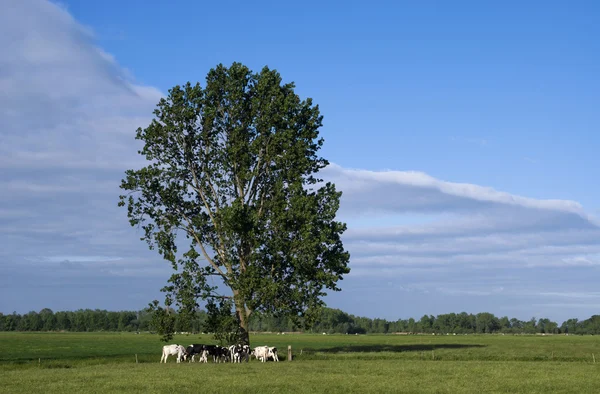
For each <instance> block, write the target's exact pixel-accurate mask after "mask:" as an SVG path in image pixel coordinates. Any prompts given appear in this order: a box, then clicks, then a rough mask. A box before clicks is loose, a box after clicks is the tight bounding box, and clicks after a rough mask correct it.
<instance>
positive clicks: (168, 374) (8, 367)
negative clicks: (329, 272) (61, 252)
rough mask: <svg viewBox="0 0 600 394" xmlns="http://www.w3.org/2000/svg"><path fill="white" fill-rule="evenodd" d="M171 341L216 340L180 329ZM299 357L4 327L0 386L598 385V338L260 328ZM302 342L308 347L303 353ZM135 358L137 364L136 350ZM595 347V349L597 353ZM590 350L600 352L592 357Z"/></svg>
mask: <svg viewBox="0 0 600 394" xmlns="http://www.w3.org/2000/svg"><path fill="white" fill-rule="evenodd" d="M172 342H173V343H181V344H184V345H188V344H190V343H210V342H212V341H211V340H210V336H200V337H199V336H198V335H193V336H192V335H190V336H178V337H176V338H175V339H174V340H173V341H172ZM261 344H268V345H270V346H273V345H274V346H277V347H278V348H280V349H281V351H280V354H281V357H280V358H281V359H282V360H283V359H284V358H285V356H284V354H285V351H283V349H286V348H287V345H292V348H293V350H294V361H293V362H285V361H282V362H280V363H272V362H270V363H265V364H262V363H260V362H258V361H255V360H253V361H252V362H251V363H249V364H245V363H244V364H241V365H240V364H235V365H234V364H213V363H210V362H209V363H208V364H202V365H200V364H199V363H195V364H189V363H182V364H176V363H175V362H174V360H173V359H171V358H170V359H169V363H168V364H167V365H160V364H159V363H158V360H159V359H160V351H161V350H160V349H161V346H162V343H161V342H160V341H159V340H158V338H157V336H153V335H144V334H141V335H135V334H131V333H123V334H114V333H106V334H104V333H0V382H2V385H0V391H1V392H9V393H19V392H98V393H100V392H102V393H104V392H140V393H142V392H143V393H151V392H152V393H163V392H207V393H225V392H227V393H231V392H238V391H239V392H244V393H254V392H257V393H258V392H261V393H275V392H298V393H304V392H306V393H314V392H327V393H336V392H340V393H341V392H425V393H459V392H464V393H486V392H506V393H524V392H527V393H542V392H544V393H547V392H552V393H563V392H564V393H596V392H599V390H600V389H599V387H600V338H598V337H591V336H589V337H577V336H568V337H566V336H546V337H540V336H535V337H534V336H410V337H407V336H393V335H380V336H376V335H372V336H371V335H367V336H345V335H327V336H322V335H307V334H300V335H285V336H280V335H255V336H253V337H252V345H253V346H257V345H261ZM300 351H301V352H302V354H300ZM136 354H137V357H138V362H139V363H138V364H136V363H135V355H136ZM592 355H594V356H592ZM593 357H597V358H598V360H597V362H596V363H594V361H593Z"/></svg>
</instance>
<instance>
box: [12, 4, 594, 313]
mask: <svg viewBox="0 0 600 394" xmlns="http://www.w3.org/2000/svg"><path fill="white" fill-rule="evenodd" d="M147 4H148V3H147V2H142V1H128V2H124V3H123V4H122V3H121V2H117V1H112V0H106V1H102V2H83V1H62V2H60V3H56V2H48V1H45V0H19V1H17V0H12V1H9V2H8V3H7V4H5V5H3V12H2V13H0V50H2V53H3V54H4V56H2V58H1V59H0V92H2V93H0V133H1V135H2V140H3V143H2V144H1V145H0V169H1V170H0V191H1V192H0V233H1V234H2V236H1V237H0V311H1V312H5V313H6V312H12V311H13V310H16V311H18V312H27V311H29V310H40V309H42V308H44V307H50V308H52V309H54V310H59V309H77V308H86V307H90V308H106V309H113V310H115V309H138V308H143V307H144V306H146V304H147V302H149V301H150V300H152V299H154V298H156V297H160V293H159V291H158V290H159V289H160V287H162V285H164V284H165V283H166V279H167V278H168V276H169V274H170V266H169V265H168V263H165V262H162V261H160V259H159V258H157V256H156V255H155V254H154V253H153V252H151V251H148V250H147V248H146V246H145V244H144V243H143V242H141V241H139V234H136V231H135V229H133V228H131V227H129V225H128V223H127V220H126V214H125V211H123V210H120V209H118V208H117V207H116V202H117V196H118V194H119V189H118V184H119V181H120V179H121V178H122V175H123V172H124V170H126V169H128V168H137V167H140V166H142V165H144V162H143V161H142V160H141V158H140V157H139V156H138V155H137V154H136V151H137V149H138V147H139V144H138V142H136V141H135V140H134V132H135V129H136V128H137V127H138V126H145V125H146V124H148V122H149V121H150V119H151V116H152V113H151V112H152V109H153V107H154V105H155V104H156V103H157V101H158V100H159V98H160V97H161V96H162V95H164V94H165V92H166V91H167V90H168V89H169V88H170V87H172V86H174V85H176V84H182V83H185V82H187V81H193V82H195V81H200V82H201V83H202V82H203V79H204V77H205V75H206V73H207V72H208V70H209V69H210V68H212V67H214V66H215V65H217V64H218V63H224V64H226V65H229V64H231V62H233V61H240V62H242V63H244V64H246V65H248V66H249V67H251V68H252V69H254V70H258V69H260V68H261V67H262V66H264V65H268V66H269V67H271V68H275V69H277V70H278V71H279V72H280V73H281V74H282V77H283V78H284V80H285V81H294V82H295V83H296V85H297V92H298V93H299V94H300V95H301V96H302V97H312V98H313V99H314V101H315V102H316V103H318V104H319V106H320V108H321V110H322V113H323V115H324V117H325V118H324V127H323V129H322V136H323V137H324V138H325V146H324V148H323V151H322V153H323V155H324V156H325V157H327V158H328V159H329V160H330V161H331V162H332V165H331V167H330V168H328V169H327V170H326V172H325V174H326V175H327V177H328V178H329V179H331V180H333V181H335V182H336V184H337V185H338V186H339V188H340V189H342V190H343V191H344V197H343V200H342V208H341V210H340V219H342V220H344V221H346V222H347V223H348V226H349V230H348V232H347V234H346V235H345V238H344V242H345V245H346V247H347V248H348V250H349V251H350V252H351V254H352V258H351V268H352V272H351V274H350V275H348V277H347V278H346V279H345V280H344V281H343V282H342V288H343V291H342V292H341V293H336V294H332V295H331V296H329V297H328V298H327V302H328V303H329V305H330V306H332V307H338V308H341V309H343V310H346V311H348V312H351V313H354V314H358V315H365V316H371V317H385V318H388V319H397V318H408V317H416V318H418V317H420V316H422V315H423V314H434V315H436V314H439V313H447V312H461V311H467V312H473V313H476V312H480V311H489V312H492V313H495V314H496V315H498V316H504V315H508V316H509V317H518V318H522V319H529V318H531V317H532V316H535V317H549V318H551V319H554V320H558V321H559V322H562V320H565V319H567V318H570V317H578V318H587V317H589V316H591V315H592V314H597V313H599V311H600V291H598V290H597V285H596V284H595V279H596V278H597V277H598V275H599V274H600V228H599V227H598V225H599V223H600V220H598V218H599V217H600V199H599V197H600V192H599V189H598V186H597V182H595V181H596V179H595V177H594V174H595V171H594V169H595V168H599V167H600V159H599V156H598V155H597V150H598V147H600V136H599V134H598V132H597V131H598V125H599V124H600V122H599V120H600V119H599V117H600V116H599V115H598V111H597V107H598V103H599V102H600V97H599V96H600V79H599V78H597V75H598V74H599V72H600V59H599V57H600V42H599V41H598V40H597V37H598V36H600V28H599V27H598V25H597V23H595V22H596V21H597V19H598V17H599V16H600V6H599V5H597V3H596V2H592V1H587V2H586V1H574V2H569V3H566V2H552V1H544V2H542V1H528V2H522V1H520V2H517V1H514V2H510V1H507V2H501V3H497V4H492V3H490V2H476V1H456V2H445V1H444V2H442V1H438V2H436V1H427V2H418V3H417V2H378V1H371V2H345V3H344V4H343V5H340V4H341V3H333V2H331V3H329V5H324V4H322V2H316V1H315V2H313V1H305V2H301V3H292V2H252V3H249V2H229V3H219V2H193V1H183V0H182V1H175V2H172V3H170V4H168V5H167V2H160V3H159V2H153V3H152V7H149V6H148V5H147Z"/></svg>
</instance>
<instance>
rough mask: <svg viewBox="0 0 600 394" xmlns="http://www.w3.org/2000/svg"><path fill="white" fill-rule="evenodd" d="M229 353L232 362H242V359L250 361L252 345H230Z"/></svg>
mask: <svg viewBox="0 0 600 394" xmlns="http://www.w3.org/2000/svg"><path fill="white" fill-rule="evenodd" d="M229 355H230V358H231V362H232V363H241V362H242V359H244V360H246V362H248V358H249V355H250V346H248V345H231V346H229Z"/></svg>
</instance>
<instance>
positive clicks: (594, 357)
mask: <svg viewBox="0 0 600 394" xmlns="http://www.w3.org/2000/svg"><path fill="white" fill-rule="evenodd" d="M592 358H593V359H594V364H596V356H594V353H592Z"/></svg>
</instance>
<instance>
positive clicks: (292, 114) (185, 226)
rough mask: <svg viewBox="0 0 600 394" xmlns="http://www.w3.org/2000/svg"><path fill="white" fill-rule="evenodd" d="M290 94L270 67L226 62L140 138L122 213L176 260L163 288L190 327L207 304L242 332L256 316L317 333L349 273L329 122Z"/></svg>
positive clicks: (177, 92)
mask: <svg viewBox="0 0 600 394" xmlns="http://www.w3.org/2000/svg"><path fill="white" fill-rule="evenodd" d="M294 87H295V86H294V84H293V83H285V84H284V83H282V79H281V76H280V75H279V73H277V71H275V70H270V69H269V68H267V67H265V68H263V69H262V70H261V71H260V72H259V73H253V72H252V71H251V70H249V69H248V68H247V67H246V66H244V65H242V64H239V63H233V64H232V65H231V67H229V68H227V67H225V66H223V65H218V66H217V67H216V68H215V69H211V70H210V72H209V73H208V75H207V77H206V85H205V87H201V86H200V84H199V83H197V84H195V85H192V84H191V83H189V82H188V83H187V84H185V85H184V86H179V85H178V86H175V87H173V88H172V89H170V90H169V94H168V95H167V97H166V98H163V99H161V100H160V102H159V103H158V105H157V108H156V110H155V111H154V115H155V119H153V120H152V122H151V123H150V125H148V126H147V127H146V128H139V129H138V130H137V135H136V139H138V140H141V141H143V143H144V146H143V148H142V150H141V151H140V154H141V155H143V156H144V157H145V158H146V159H147V160H148V162H149V164H148V165H147V166H146V167H144V168H141V169H138V170H128V171H127V172H126V177H125V179H123V181H122V183H121V189H123V190H124V191H126V192H127V194H124V195H121V196H120V201H119V206H126V207H127V214H128V217H129V221H130V224H131V225H132V226H139V227H141V228H142V229H143V231H144V236H143V237H142V240H144V241H146V242H147V243H148V245H149V247H150V248H151V249H156V250H157V251H158V252H159V253H160V254H161V255H162V256H163V258H164V259H166V260H168V261H170V262H171V264H172V266H173V269H174V270H175V273H174V274H173V275H172V276H171V278H170V279H169V284H168V285H167V286H166V287H165V288H164V289H163V291H164V292H166V293H167V299H168V301H171V300H172V301H173V302H174V304H175V305H176V307H177V308H178V310H179V311H180V312H181V313H182V316H183V317H184V318H185V320H187V321H188V322H189V321H190V320H191V319H192V318H193V315H194V313H195V311H196V310H197V308H198V306H199V304H198V300H199V299H201V300H204V301H209V300H221V299H223V298H229V299H231V300H232V301H233V306H234V308H235V313H236V318H237V319H238V322H239V325H240V328H241V329H242V332H246V331H247V328H248V323H249V318H250V316H251V315H252V313H255V312H256V313H262V314H271V315H274V316H287V317H289V318H291V319H293V320H295V321H296V322H297V324H303V325H305V326H309V325H310V324H311V323H312V322H314V318H315V316H316V314H317V313H318V310H319V308H320V307H321V306H322V305H323V302H322V300H321V298H322V296H324V295H325V294H326V293H325V291H324V290H326V289H329V290H333V291H339V288H338V286H337V282H338V281H339V280H341V279H342V277H343V275H344V274H347V273H348V272H349V271H350V270H349V268H348V261H349V254H348V253H347V252H346V251H345V250H344V248H343V244H342V241H341V234H342V233H343V232H344V231H345V230H346V225H345V224H344V223H341V222H338V221H336V220H335V216H336V213H337V210H338V208H339V199H340V196H341V192H338V191H336V189H335V186H334V185H333V184H331V183H324V182H323V180H322V179H319V178H318V176H317V175H318V172H319V171H320V170H321V169H322V168H324V167H325V166H326V165H327V164H328V162H327V160H325V159H324V158H322V157H319V156H318V154H317V152H318V151H319V149H320V148H321V146H322V145H323V139H322V138H319V128H320V127H321V125H322V119H323V117H322V116H321V114H320V112H319V108H318V106H316V105H313V103H312V100H311V99H310V98H308V99H305V100H301V99H300V97H299V96H298V95H297V94H296V93H295V92H294ZM182 235H183V236H185V237H186V239H187V240H188V244H187V245H184V246H182V243H181V242H180V241H181V237H179V236H182ZM179 248H183V250H184V253H180V251H179ZM209 278H212V279H216V280H217V281H219V282H220V284H222V285H224V287H225V288H227V289H228V292H229V294H225V295H223V294H219V293H218V291H217V290H218V288H219V286H218V284H217V285H209V281H208V279H209ZM211 283H214V282H211ZM166 304H168V305H170V302H169V303H166ZM213 305H214V304H213Z"/></svg>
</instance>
